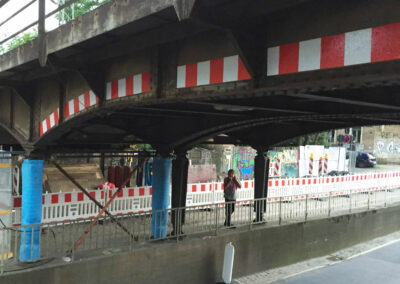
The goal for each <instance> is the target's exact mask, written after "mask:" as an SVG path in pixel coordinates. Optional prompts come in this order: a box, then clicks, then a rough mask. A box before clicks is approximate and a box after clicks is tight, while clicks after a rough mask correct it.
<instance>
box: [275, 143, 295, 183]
mask: <svg viewBox="0 0 400 284" xmlns="http://www.w3.org/2000/svg"><path fill="white" fill-rule="evenodd" d="M297 157H298V150H297V149H284V150H282V151H279V152H278V151H269V152H268V158H269V160H270V162H271V163H275V162H276V161H277V159H278V158H279V160H280V162H281V176H283V177H293V178H294V177H297V176H298V164H297V159H298V158H297Z"/></svg>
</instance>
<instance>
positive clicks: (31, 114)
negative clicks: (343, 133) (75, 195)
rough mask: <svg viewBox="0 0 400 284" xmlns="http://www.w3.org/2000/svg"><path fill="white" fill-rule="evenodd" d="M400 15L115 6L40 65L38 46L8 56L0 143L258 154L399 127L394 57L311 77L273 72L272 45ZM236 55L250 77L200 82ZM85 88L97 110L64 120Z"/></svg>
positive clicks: (64, 32) (311, 7) (354, 2)
mask: <svg viewBox="0 0 400 284" xmlns="http://www.w3.org/2000/svg"><path fill="white" fill-rule="evenodd" d="M0 3H1V2H0ZM149 7H151V8H152V9H150V8H149ZM377 7H385V9H377ZM399 9H400V3H399V2H398V1H395V0H383V1H382V0H379V1H378V0H374V1H367V2H364V3H361V1H359V0H350V1H342V0H340V1H328V0H319V1H315V0H303V1H294V0H287V1H282V0H275V1H261V0H254V1H251V3H249V1H247V0H235V1H225V0H218V1H209V0H202V1H200V0H197V1H196V0H190V1H181V0H171V1H162V0H151V1H114V2H113V3H109V4H106V5H104V6H102V7H100V8H99V9H97V10H95V11H93V12H92V13H88V14H86V15H84V16H82V17H80V18H78V19H76V20H75V21H74V22H72V23H70V24H66V25H64V26H61V27H60V28H59V29H58V30H56V31H52V32H49V33H48V35H47V41H48V51H49V53H48V58H47V64H46V66H44V67H41V66H40V65H39V63H38V61H37V57H38V56H37V54H38V41H37V40H34V41H32V42H31V43H29V44H26V45H24V46H22V47H20V48H17V49H15V50H13V51H11V52H9V53H7V54H5V55H3V56H0V123H1V124H2V125H6V126H7V128H8V131H7V133H8V134H10V135H11V134H12V135H11V137H14V140H13V139H11V138H9V136H10V135H5V134H4V135H3V134H2V132H0V139H3V140H0V143H1V144H12V143H15V140H16V141H19V144H21V145H23V147H24V148H25V149H27V150H28V151H29V152H30V151H37V152H44V153H46V152H47V153H50V152H68V151H72V152H75V151H120V150H121V149H124V148H126V147H127V146H128V145H130V144H136V143H149V144H152V145H153V147H154V148H156V149H157V150H159V151H161V152H171V151H173V150H175V151H176V150H187V149H190V148H192V147H193V146H195V145H196V144H199V143H223V144H226V143H233V144H244V145H251V146H253V147H255V148H259V147H269V146H271V145H275V144H277V143H279V142H281V141H284V140H287V139H290V138H293V137H297V136H301V135H304V134H308V133H313V132H319V131H324V130H328V129H336V128H343V127H349V126H363V125H374V124H399V123H400V118H399V114H400V112H399V111H400V99H399V96H398V93H399V90H400V75H399V74H400V62H399V60H398V58H392V59H393V60H392V59H390V60H386V59H385V60H382V62H374V63H371V62H372V61H371V62H367V63H363V64H356V65H353V66H344V63H343V66H338V67H337V68H331V69H324V70H322V69H321V70H314V69H313V70H310V71H305V70H300V69H301V68H300V67H301V66H300V65H301V60H300V61H298V62H297V63H298V64H299V66H300V67H299V66H298V70H297V69H296V70H297V71H294V72H292V73H291V74H284V75H277V76H270V74H269V73H268V72H270V71H268V70H267V69H268V68H269V67H268V64H270V63H271V62H272V61H273V59H271V58H272V57H271V58H270V54H269V53H268V55H267V50H269V49H270V48H272V47H276V46H278V47H279V46H280V45H282V46H283V45H286V44H289V43H293V42H295V43H296V42H297V43H296V44H298V42H299V41H307V40H310V39H314V38H322V37H323V36H331V35H336V34H340V33H342V35H343V37H344V34H343V33H346V32H349V31H354V30H360V29H366V28H371V27H376V26H379V25H389V24H392V23H400V14H399V13H397V12H395V11H398V10H399ZM132 11H134V12H132ZM397 25H398V24H397ZM293 27H296V28H293ZM396 27H397V26H395V28H394V29H395V31H394V32H393V31H391V32H392V33H396V32H397V30H396V29H397V28H396ZM399 30H400V28H399ZM299 31H301V32H299ZM300 44H301V43H300ZM307 44H309V42H307ZM306 51H307V52H308V50H306ZM300 53H301V52H300ZM234 56H238V58H239V61H238V65H239V67H237V68H238V69H240V68H242V69H241V70H242V74H241V75H242V76H243V74H244V77H243V78H242V79H239V80H238V79H235V80H233V81H232V80H230V81H229V80H228V82H225V74H222V75H221V78H220V81H219V82H218V83H215V84H213V83H212V82H211V81H212V80H211V79H209V78H206V81H207V80H209V81H207V83H204V84H201V80H204V77H202V76H201V74H200V71H201V70H203V69H201V68H204V66H205V65H204V62H211V61H212V60H215V59H221V60H224V58H230V59H232V58H233V57H234ZM298 56H301V54H300V55H298ZM278 57H279V56H278ZM399 57H400V56H399ZM267 59H268V60H267ZM279 60H280V59H279ZM282 60H283V61H284V60H286V59H285V58H284V59H282ZM267 61H268V62H267ZM270 61H271V62H270ZM283 61H282V62H283ZM213 62H214V63H215V62H217V61H213ZM361 63H362V62H361ZM207 64H212V63H207ZM241 64H242V65H243V66H244V67H241ZM271 64H272V63H271ZM194 65H196V66H200V65H201V66H202V67H201V68H200V67H196V68H198V69H196V70H195V72H196V73H195V74H196V76H195V80H194V81H190V78H189V79H188V77H185V78H184V79H183V80H182V79H181V77H182V74H181V73H180V72H181V71H182V70H186V71H185V72H186V73H185V75H184V76H189V75H190V74H189V73H188V72H189V71H190V70H192V71H193V66H194ZM191 68H192V69H191ZM207 68H209V67H207V66H206V69H207ZM321 68H322V67H321ZM243 70H245V72H243ZM282 70H283V69H282ZM300 71H305V72H300ZM197 72H199V74H197ZM209 72H211V71H209ZM237 72H238V73H240V71H237ZM247 72H248V77H247ZM278 73H279V72H278ZM288 73H290V72H288ZM135 74H139V75H140V76H143V77H140V78H141V79H140V80H142V78H145V77H146V78H149V79H148V81H149V83H148V86H145V87H143V88H142V91H140V92H142V93H140V94H138V95H135V96H129V97H128V95H127V97H123V98H122V97H119V95H120V94H119V93H118V95H117V98H116V99H113V100H111V99H108V98H107V95H108V93H107V92H108V89H107V88H108V84H109V83H110V82H114V81H115V82H117V84H119V83H120V80H121V78H128V77H129V76H133V75H135ZM144 74H146V76H145V75H144ZM188 74H189V75H188ZM267 74H268V76H267ZM228 75H229V74H228ZM275 75H276V74H275ZM135 76H136V75H135ZM180 76H181V77H180ZM238 76H239V77H240V75H238ZM210 77H212V76H211V75H210ZM132 78H133V77H131V80H135V79H132ZM135 78H136V77H135ZM214 79H215V78H214ZM124 80H125V79H124ZM182 82H183V83H182ZM110 84H111V83H110ZM142 84H144V83H143V81H142ZM182 84H183V85H182ZM118 86H120V85H118ZM143 86H144V85H143ZM110 88H111V87H110ZM89 90H91V91H92V92H93V94H95V98H96V100H98V103H97V102H96V104H94V105H93V106H92V105H90V107H88V108H87V109H86V105H85V109H83V110H81V109H80V107H79V106H78V107H77V109H78V110H79V113H73V114H71V113H68V115H70V116H71V117H67V115H66V107H67V105H68V103H69V102H71V101H73V100H74V99H76V98H77V96H79V95H80V94H82V93H84V92H88V91H89ZM127 92H128V91H127ZM110 96H111V95H110ZM71 106H72V105H71ZM8 110H11V111H8ZM55 110H57V123H55V124H56V126H55V127H53V125H52V124H51V123H53V124H54V119H55V118H54V116H53V117H52V119H53V121H52V122H50V121H49V119H48V117H49V115H50V114H51V113H53V112H54V111H55ZM69 111H71V109H69ZM46 119H47V120H48V121H47V124H48V125H47V126H46V131H47V130H48V131H47V132H46V133H41V131H42V129H41V128H39V125H41V126H40V127H42V124H43V123H44V124H46ZM50 128H51V129H50ZM0 131H1V130H0Z"/></svg>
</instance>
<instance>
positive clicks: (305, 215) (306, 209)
mask: <svg viewBox="0 0 400 284" xmlns="http://www.w3.org/2000/svg"><path fill="white" fill-rule="evenodd" d="M307 214H308V194H306V208H305V212H304V221H306V222H307Z"/></svg>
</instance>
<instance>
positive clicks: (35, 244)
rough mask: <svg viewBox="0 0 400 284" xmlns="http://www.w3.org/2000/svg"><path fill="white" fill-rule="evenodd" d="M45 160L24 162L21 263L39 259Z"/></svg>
mask: <svg viewBox="0 0 400 284" xmlns="http://www.w3.org/2000/svg"><path fill="white" fill-rule="evenodd" d="M43 164H44V161H43V160H28V159H26V160H24V162H23V163H22V218H21V225H22V226H27V227H23V228H22V235H21V247H20V253H19V261H27V262H33V261H36V260H38V259H39V251H40V226H30V225H33V224H40V222H41V221H42V191H43V182H42V179H43Z"/></svg>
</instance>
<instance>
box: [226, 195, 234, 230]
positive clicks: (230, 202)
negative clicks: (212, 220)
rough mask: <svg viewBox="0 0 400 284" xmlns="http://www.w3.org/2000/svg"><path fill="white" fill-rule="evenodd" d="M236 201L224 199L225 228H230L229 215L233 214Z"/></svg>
mask: <svg viewBox="0 0 400 284" xmlns="http://www.w3.org/2000/svg"><path fill="white" fill-rule="evenodd" d="M235 203H236V200H230V199H225V223H224V225H225V226H231V225H232V223H231V215H232V213H233V212H235Z"/></svg>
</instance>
